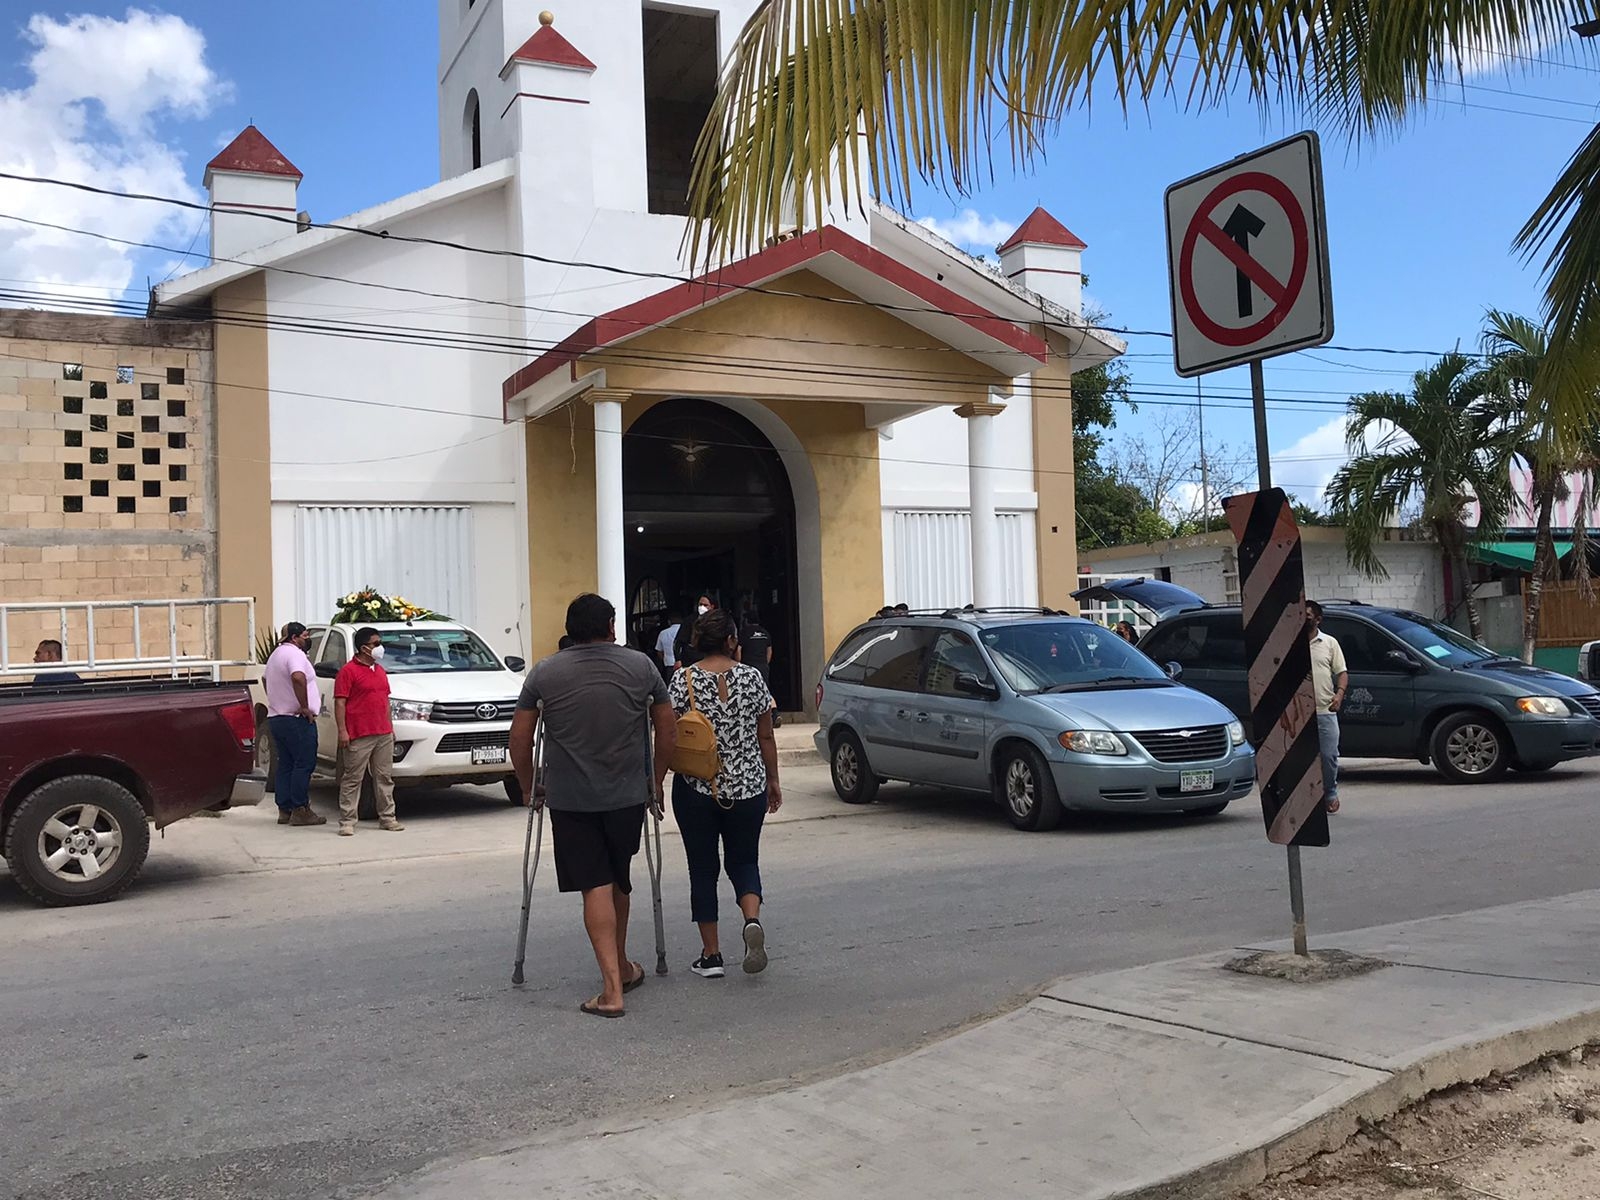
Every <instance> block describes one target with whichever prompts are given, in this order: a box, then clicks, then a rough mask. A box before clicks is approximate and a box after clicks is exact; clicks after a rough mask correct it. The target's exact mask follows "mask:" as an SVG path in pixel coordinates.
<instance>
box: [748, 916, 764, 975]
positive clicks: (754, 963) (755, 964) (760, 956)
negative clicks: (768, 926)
mask: <svg viewBox="0 0 1600 1200" xmlns="http://www.w3.org/2000/svg"><path fill="white" fill-rule="evenodd" d="M766 969H767V931H766V930H765V929H763V928H761V922H760V921H746V922H745V923H744V973H745V974H746V975H759V974H761V972H763V971H765V970H766Z"/></svg>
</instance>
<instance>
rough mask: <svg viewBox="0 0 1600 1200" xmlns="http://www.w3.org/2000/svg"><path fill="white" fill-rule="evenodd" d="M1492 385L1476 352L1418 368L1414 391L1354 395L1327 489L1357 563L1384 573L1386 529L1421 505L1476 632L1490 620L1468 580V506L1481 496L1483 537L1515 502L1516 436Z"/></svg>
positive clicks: (1421, 519)
mask: <svg viewBox="0 0 1600 1200" xmlns="http://www.w3.org/2000/svg"><path fill="white" fill-rule="evenodd" d="M1487 383H1488V381H1487V380H1486V379H1485V378H1484V376H1483V373H1482V372H1481V371H1480V370H1479V369H1478V367H1477V364H1476V363H1475V361H1474V360H1473V359H1471V358H1469V357H1468V356H1467V355H1465V354H1447V355H1445V356H1444V357H1443V358H1441V359H1439V361H1438V362H1436V363H1434V364H1433V365H1432V366H1431V367H1428V368H1426V369H1424V370H1421V371H1418V372H1417V373H1416V375H1415V376H1414V377H1413V379H1412V384H1411V391H1410V392H1409V393H1401V392H1367V393H1365V394H1364V395H1360V396H1352V397H1351V398H1350V415H1349V417H1348V419H1347V421H1346V426H1345V437H1346V441H1347V443H1348V445H1349V447H1350V453H1351V459H1350V461H1349V462H1348V463H1346V464H1345V465H1344V466H1343V467H1340V468H1339V470H1338V472H1337V473H1336V474H1335V475H1334V477H1333V480H1332V482H1331V483H1329V484H1328V492H1327V495H1328V505H1329V507H1330V508H1331V509H1332V510H1333V512H1334V514H1335V515H1336V516H1338V517H1339V518H1340V520H1341V521H1342V523H1343V524H1344V526H1345V547H1346V549H1347V551H1348V552H1349V555H1350V561H1351V563H1353V564H1354V565H1355V566H1356V568H1357V569H1358V570H1361V571H1363V572H1365V573H1366V574H1368V575H1373V576H1376V577H1379V578H1381V577H1383V576H1385V575H1387V574H1388V572H1387V571H1386V570H1385V569H1384V566H1383V563H1382V562H1381V561H1380V560H1379V557H1378V544H1379V542H1380V540H1381V539H1382V537H1383V534H1384V531H1385V530H1386V529H1388V528H1390V527H1391V526H1393V525H1395V524H1396V523H1397V522H1398V521H1399V520H1400V518H1401V517H1402V516H1403V515H1405V514H1411V513H1414V514H1415V515H1416V519H1417V521H1418V523H1419V524H1420V525H1421V526H1422V527H1423V528H1424V529H1426V530H1427V531H1428V532H1429V533H1430V534H1432V535H1433V538H1434V540H1435V541H1436V542H1437V543H1438V544H1439V546H1440V547H1441V548H1442V549H1443V551H1444V553H1445V555H1446V557H1447V558H1448V559H1449V560H1450V564H1451V567H1452V568H1453V571H1452V573H1453V574H1454V576H1455V579H1456V581H1457V583H1458V585H1459V587H1460V589H1461V593H1462V598H1463V599H1464V600H1465V602H1466V607H1467V620H1468V621H1469V623H1470V625H1471V629H1472V636H1473V637H1475V638H1481V637H1482V636H1483V618H1482V616H1481V614H1480V613H1479V611H1478V604H1477V601H1476V600H1475V599H1474V598H1473V595H1472V588H1471V586H1470V584H1469V583H1468V582H1467V547H1468V544H1469V542H1470V541H1471V540H1472V535H1470V534H1469V533H1468V530H1467V524H1466V519H1465V517H1466V511H1467V507H1468V506H1469V505H1470V504H1472V503H1474V502H1476V503H1477V506H1478V533H1477V536H1480V537H1481V536H1484V535H1486V534H1487V535H1492V534H1493V533H1495V532H1498V531H1499V530H1500V529H1501V528H1502V527H1503V526H1504V524H1505V518H1506V513H1507V510H1508V509H1509V507H1510V504H1511V478H1510V454H1511V445H1512V440H1511V439H1510V438H1509V437H1508V436H1506V434H1505V432H1504V430H1503V427H1502V423H1501V421H1500V416H1499V414H1498V413H1497V411H1496V409H1495V406H1494V405H1493V404H1491V403H1487V402H1485V400H1484V392H1485V389H1486V386H1487ZM1374 437H1375V438H1376V442H1375V444H1369V439H1371V438H1374Z"/></svg>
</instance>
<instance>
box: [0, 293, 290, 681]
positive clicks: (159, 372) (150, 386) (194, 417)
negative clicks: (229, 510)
mask: <svg viewBox="0 0 1600 1200" xmlns="http://www.w3.org/2000/svg"><path fill="white" fill-rule="evenodd" d="M212 362H213V358H212V353H211V328H210V325H209V324H202V323H198V322H197V323H189V322H149V321H141V320H135V319H126V318H104V317H89V316H80V315H76V314H63V313H41V312H29V311H17V310H0V602H6V603H36V602H58V601H59V602H72V601H86V600H101V601H115V600H132V599H167V598H176V597H184V596H195V597H200V596H207V595H212V594H214V590H213V589H214V586H215V584H214V580H215V578H216V532H215V522H214V519H213V515H212V514H213V511H214V507H215V494H216V493H215V471H214V461H215V457H214V456H215V452H214V430H213V420H212V403H213V401H212V393H211V382H210V380H211V375H212ZM262 402H263V403H265V397H262ZM141 624H142V629H141V639H140V640H141V642H142V643H143V644H142V646H139V647H136V646H135V644H134V639H133V617H132V614H131V613H130V612H128V611H121V612H113V613H105V614H102V615H101V617H100V619H98V620H97V622H96V630H95V642H96V651H97V654H98V655H99V656H101V657H102V658H110V657H132V656H133V655H134V654H135V653H136V652H137V651H138V650H142V651H143V652H144V653H145V654H152V653H157V652H160V653H165V652H166V650H167V648H168V639H167V625H168V621H167V616H166V614H165V613H146V614H145V615H144V617H143V620H142V622H141ZM179 628H180V631H181V637H180V652H182V653H187V654H203V653H206V651H207V650H208V634H209V630H208V622H207V620H206V618H205V617H204V615H203V614H201V613H200V612H199V611H197V610H186V611H184V612H181V613H180V618H179ZM7 635H8V636H7V639H6V641H7V645H6V655H7V658H8V659H9V661H10V662H11V663H13V664H15V663H17V662H18V661H22V662H27V661H30V660H31V659H32V657H33V650H34V647H35V645H36V644H37V643H38V641H39V640H40V639H41V638H45V637H54V638H62V628H61V619H60V617H59V615H57V614H55V613H50V614H18V615H17V616H16V617H15V618H14V619H13V620H11V621H10V623H9V628H8V630H7ZM62 640H63V641H65V642H66V643H67V656H68V658H69V659H73V658H81V657H82V656H83V654H84V652H85V630H84V622H83V619H82V617H81V616H79V617H74V618H73V619H71V620H69V621H68V624H67V630H66V637H64V638H62Z"/></svg>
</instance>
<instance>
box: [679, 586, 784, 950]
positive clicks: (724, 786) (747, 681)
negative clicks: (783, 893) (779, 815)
mask: <svg viewBox="0 0 1600 1200" xmlns="http://www.w3.org/2000/svg"><path fill="white" fill-rule="evenodd" d="M692 636H693V640H694V648H695V650H696V651H697V652H698V653H699V654H700V655H701V656H702V657H701V658H700V659H699V660H698V661H697V662H696V663H695V664H694V665H693V666H688V667H683V668H681V669H680V670H679V671H678V673H677V674H676V675H674V676H673V678H672V686H671V688H670V689H669V694H670V698H671V700H672V707H673V710H674V711H675V712H676V713H678V715H679V716H682V715H683V714H684V713H686V712H688V711H689V708H690V699H689V689H690V685H691V681H692V684H693V688H694V704H693V707H694V708H695V710H696V711H698V712H699V713H700V714H701V715H702V716H704V717H705V718H706V720H708V721H710V722H711V728H712V729H713V730H714V731H715V733H716V736H717V754H718V757H719V758H720V759H721V762H722V768H721V770H720V771H719V772H718V773H717V778H716V779H715V780H707V779H690V778H688V777H686V776H683V775H674V776H673V778H672V815H673V816H674V817H675V818H677V822H678V831H679V833H681V834H682V836H683V852H684V855H685V856H686V857H687V858H688V860H689V904H690V909H691V914H692V916H693V918H694V921H695V923H696V924H697V925H699V926H700V946H701V952H700V957H699V958H698V959H696V960H695V962H694V965H693V966H692V967H691V968H690V970H692V971H693V972H694V973H695V974H696V975H699V976H701V977H702V978H704V979H721V978H722V976H723V974H724V968H723V960H722V943H721V939H720V938H719V937H718V933H717V877H718V875H719V874H720V873H721V870H722V869H723V868H726V870H727V872H728V880H729V881H730V882H731V883H732V884H733V890H734V894H735V895H736V896H737V897H738V899H739V911H740V912H741V913H742V914H743V916H744V970H745V973H746V974H748V975H754V974H756V973H757V972H758V971H761V970H764V969H765V968H766V965H767V942H766V931H765V930H764V929H762V927H761V870H760V866H759V859H760V850H761V826H762V824H763V822H764V821H765V820H766V816H767V814H768V813H775V812H777V811H778V809H779V808H780V807H781V806H782V804H783V792H782V791H781V790H780V788H779V786H778V745H777V742H776V741H775V740H774V739H773V735H772V693H771V692H769V691H768V690H767V684H766V681H765V680H763V679H762V678H761V673H760V672H759V671H757V670H756V669H755V668H754V667H748V666H743V665H741V664H740V663H738V662H736V661H734V655H735V654H736V653H737V651H738V646H739V630H738V627H737V626H736V625H735V624H734V622H733V618H731V617H730V616H728V614H727V613H725V612H723V611H722V610H721V609H712V610H711V611H710V612H708V613H707V614H706V615H705V616H703V617H701V618H700V619H699V620H698V621H696V622H695V625H694V633H693V635H692ZM719 850H720V852H721V854H720V861H719V854H718V852H719Z"/></svg>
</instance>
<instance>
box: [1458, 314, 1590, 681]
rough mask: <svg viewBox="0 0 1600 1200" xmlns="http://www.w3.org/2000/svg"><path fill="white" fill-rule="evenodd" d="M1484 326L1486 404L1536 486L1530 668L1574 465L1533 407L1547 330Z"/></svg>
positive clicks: (1525, 623) (1528, 618)
mask: <svg viewBox="0 0 1600 1200" xmlns="http://www.w3.org/2000/svg"><path fill="white" fill-rule="evenodd" d="M1484 322H1485V327H1484V331H1483V338H1482V341H1481V343H1480V346H1481V349H1482V351H1483V355H1484V358H1485V360H1486V361H1487V366H1486V368H1485V370H1484V381H1485V383H1486V384H1487V385H1488V387H1489V389H1490V391H1489V394H1488V396H1487V397H1486V400H1487V402H1488V403H1489V404H1490V406H1491V407H1492V408H1493V409H1494V410H1495V412H1496V415H1497V418H1498V424H1499V425H1500V426H1501V428H1502V429H1504V430H1505V432H1506V433H1507V435H1508V437H1509V438H1510V439H1511V446H1510V448H1511V453H1512V456H1513V457H1514V458H1516V459H1519V460H1521V462H1522V464H1523V466H1524V467H1526V468H1527V471H1528V474H1529V476H1530V477H1531V479H1532V480H1533V488H1532V493H1531V505H1532V510H1531V512H1530V514H1529V515H1531V516H1532V517H1533V518H1534V534H1533V570H1532V572H1530V574H1529V578H1528V597H1527V602H1526V604H1525V606H1524V608H1523V613H1522V659H1523V661H1524V662H1530V663H1531V662H1532V661H1533V651H1534V646H1535V644H1536V643H1537V642H1538V640H1539V614H1540V611H1541V609H1542V608H1543V602H1544V585H1545V583H1546V581H1548V580H1551V579H1557V578H1559V577H1560V575H1561V565H1560V560H1559V558H1558V556H1557V555H1556V546H1555V534H1554V532H1553V531H1552V529H1551V523H1552V522H1551V518H1552V514H1553V513H1554V511H1555V506H1556V504H1557V503H1558V502H1560V501H1562V500H1566V499H1569V498H1570V496H1571V491H1570V489H1569V487H1568V485H1567V477H1568V473H1569V472H1570V471H1571V470H1572V466H1573V464H1572V463H1571V462H1570V461H1569V457H1568V455H1567V454H1564V453H1563V452H1562V445H1561V442H1560V441H1559V440H1557V439H1554V438H1551V437H1548V436H1547V435H1546V431H1545V424H1544V422H1543V421H1542V420H1541V419H1540V417H1539V415H1538V413H1537V410H1536V408H1535V406H1534V405H1533V404H1532V403H1531V400H1532V397H1533V393H1534V384H1535V381H1536V379H1537V378H1538V375H1539V369H1540V367H1541V366H1542V365H1543V363H1544V360H1545V358H1546V356H1547V354H1548V351H1549V342H1550V339H1549V337H1548V336H1547V334H1546V331H1545V329H1544V328H1543V327H1542V326H1540V325H1538V324H1536V323H1534V322H1533V321H1530V320H1529V319H1528V318H1527V317H1523V316H1519V315H1517V314H1516V313H1508V312H1502V311H1501V310H1499V309H1493V308H1492V309H1490V310H1489V311H1488V313H1487V314H1486V315H1485V317H1484ZM1516 502H1517V505H1518V506H1519V507H1526V506H1527V502H1525V501H1523V500H1522V498H1521V497H1520V496H1519V497H1517V500H1516Z"/></svg>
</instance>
